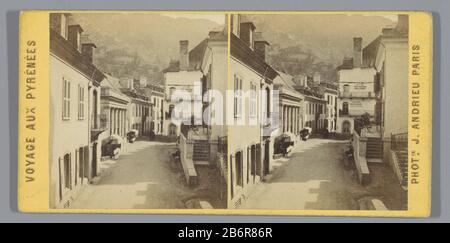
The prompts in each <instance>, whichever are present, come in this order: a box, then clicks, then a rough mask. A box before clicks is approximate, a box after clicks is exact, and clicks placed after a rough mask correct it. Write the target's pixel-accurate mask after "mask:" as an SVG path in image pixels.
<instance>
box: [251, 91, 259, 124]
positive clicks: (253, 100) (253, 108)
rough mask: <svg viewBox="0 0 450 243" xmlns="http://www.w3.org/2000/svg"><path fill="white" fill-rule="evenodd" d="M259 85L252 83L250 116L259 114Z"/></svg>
mask: <svg viewBox="0 0 450 243" xmlns="http://www.w3.org/2000/svg"><path fill="white" fill-rule="evenodd" d="M257 92H258V91H257V86H256V84H254V83H251V84H250V117H252V118H255V117H256V116H257V112H256V111H257V108H256V105H257V104H256V96H257Z"/></svg>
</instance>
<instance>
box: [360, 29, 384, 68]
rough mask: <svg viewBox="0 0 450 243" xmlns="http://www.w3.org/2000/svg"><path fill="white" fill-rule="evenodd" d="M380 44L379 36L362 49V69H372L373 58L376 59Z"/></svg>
mask: <svg viewBox="0 0 450 243" xmlns="http://www.w3.org/2000/svg"><path fill="white" fill-rule="evenodd" d="M380 42H381V35H380V36H378V37H377V38H375V40H373V41H372V42H371V43H370V44H369V45H367V46H366V47H364V49H363V53H362V60H363V66H364V67H373V66H374V65H375V58H376V57H377V52H378V48H379V46H380Z"/></svg>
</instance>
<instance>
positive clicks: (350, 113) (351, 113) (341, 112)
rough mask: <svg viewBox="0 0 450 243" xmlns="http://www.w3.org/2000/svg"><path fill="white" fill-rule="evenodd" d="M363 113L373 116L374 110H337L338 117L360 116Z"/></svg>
mask: <svg viewBox="0 0 450 243" xmlns="http://www.w3.org/2000/svg"><path fill="white" fill-rule="evenodd" d="M365 113H368V114H369V115H370V116H374V110H355V109H353V110H339V116H361V115H363V114H365Z"/></svg>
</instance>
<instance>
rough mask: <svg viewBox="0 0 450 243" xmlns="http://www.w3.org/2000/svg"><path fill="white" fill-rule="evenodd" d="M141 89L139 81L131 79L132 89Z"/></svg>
mask: <svg viewBox="0 0 450 243" xmlns="http://www.w3.org/2000/svg"><path fill="white" fill-rule="evenodd" d="M140 88H141V80H139V79H138V78H133V89H135V90H137V89H140Z"/></svg>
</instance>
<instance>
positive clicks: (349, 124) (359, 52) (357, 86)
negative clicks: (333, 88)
mask: <svg viewBox="0 0 450 243" xmlns="http://www.w3.org/2000/svg"><path fill="white" fill-rule="evenodd" d="M378 41H379V38H378V39H377V40H375V41H374V42H372V43H371V44H370V45H368V46H366V47H365V48H364V49H362V38H360V37H356V38H354V39H353V58H346V59H344V62H343V64H342V65H341V66H339V67H338V85H339V98H338V104H337V106H338V117H337V124H336V125H337V126H336V128H337V129H336V130H337V132H338V133H343V134H351V133H352V132H353V130H354V128H355V125H354V118H355V117H359V116H361V115H363V114H366V113H367V114H369V116H370V118H371V120H374V115H375V104H376V97H375V91H374V82H375V78H376V70H375V68H374V67H373V66H371V65H370V63H369V62H370V59H369V58H368V57H369V56H370V54H369V53H370V52H371V51H372V49H373V46H376V45H377V42H378Z"/></svg>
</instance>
